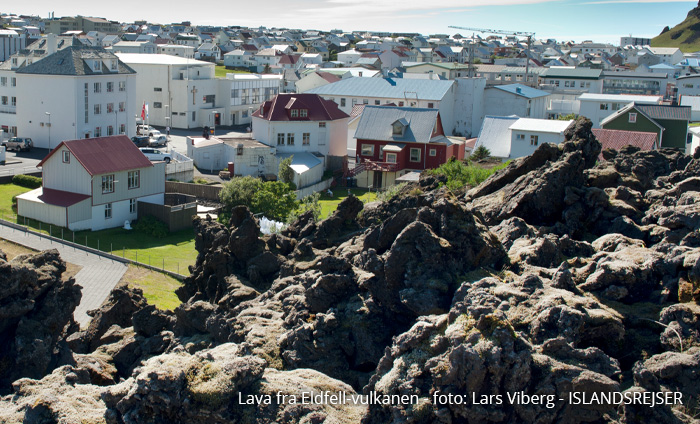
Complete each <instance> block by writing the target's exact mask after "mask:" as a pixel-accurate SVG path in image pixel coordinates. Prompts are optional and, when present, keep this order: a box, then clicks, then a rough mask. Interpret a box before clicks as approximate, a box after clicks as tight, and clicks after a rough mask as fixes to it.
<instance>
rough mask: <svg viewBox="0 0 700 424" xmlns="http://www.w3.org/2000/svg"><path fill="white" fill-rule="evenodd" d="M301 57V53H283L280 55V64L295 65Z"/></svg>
mask: <svg viewBox="0 0 700 424" xmlns="http://www.w3.org/2000/svg"><path fill="white" fill-rule="evenodd" d="M299 57H301V55H296V54H283V55H282V56H280V61H279V64H280V65H294V64H295V63H297V62H298V61H299Z"/></svg>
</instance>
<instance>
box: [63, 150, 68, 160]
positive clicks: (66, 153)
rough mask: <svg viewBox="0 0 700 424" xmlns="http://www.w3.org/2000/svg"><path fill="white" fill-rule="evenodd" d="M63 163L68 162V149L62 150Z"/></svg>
mask: <svg viewBox="0 0 700 424" xmlns="http://www.w3.org/2000/svg"><path fill="white" fill-rule="evenodd" d="M63 163H70V152H69V151H68V150H64V151H63Z"/></svg>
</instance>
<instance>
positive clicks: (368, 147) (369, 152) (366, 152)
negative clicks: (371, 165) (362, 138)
mask: <svg viewBox="0 0 700 424" xmlns="http://www.w3.org/2000/svg"><path fill="white" fill-rule="evenodd" d="M360 154H361V155H363V156H374V144H363V145H362V148H361V150H360Z"/></svg>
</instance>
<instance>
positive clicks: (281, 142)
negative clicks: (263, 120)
mask: <svg viewBox="0 0 700 424" xmlns="http://www.w3.org/2000/svg"><path fill="white" fill-rule="evenodd" d="M277 145H278V146H284V133H277Z"/></svg>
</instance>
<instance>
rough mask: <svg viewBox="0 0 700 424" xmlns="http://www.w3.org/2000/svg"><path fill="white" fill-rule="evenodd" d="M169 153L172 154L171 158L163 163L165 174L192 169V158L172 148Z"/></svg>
mask: <svg viewBox="0 0 700 424" xmlns="http://www.w3.org/2000/svg"><path fill="white" fill-rule="evenodd" d="M170 154H171V155H172V157H173V160H172V161H171V162H170V163H169V164H167V165H165V173H166V174H175V173H178V172H185V171H189V170H193V169H194V161H193V160H192V159H190V158H188V157H187V156H185V155H183V154H182V153H178V152H176V151H175V150H172V151H171V152H170Z"/></svg>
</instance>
